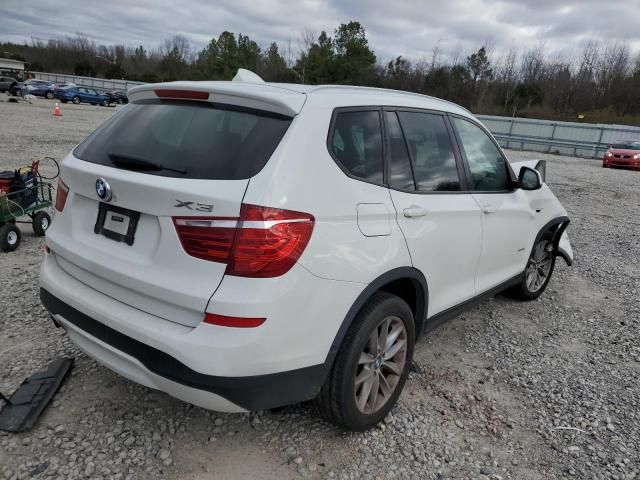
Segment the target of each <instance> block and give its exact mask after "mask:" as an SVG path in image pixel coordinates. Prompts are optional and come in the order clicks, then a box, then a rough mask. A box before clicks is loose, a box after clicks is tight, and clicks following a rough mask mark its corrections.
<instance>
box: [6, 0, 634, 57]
mask: <svg viewBox="0 0 640 480" xmlns="http://www.w3.org/2000/svg"><path fill="white" fill-rule="evenodd" d="M132 5H134V6H132ZM0 18H1V19H2V20H1V21H0V41H12V42H18V43H23V42H25V41H27V42H28V41H30V39H31V38H33V37H35V38H39V39H45V40H46V39H49V38H56V37H64V36H65V35H73V34H75V33H77V32H83V33H85V34H87V35H88V36H89V37H90V38H91V39H93V40H95V41H96V42H97V43H104V44H108V45H111V44H114V43H118V44H122V43H124V44H125V45H128V46H136V45H140V44H142V45H144V46H145V47H151V48H154V47H156V46H158V45H159V44H160V42H161V41H162V40H163V39H165V38H167V37H170V36H172V35H175V34H182V35H184V36H186V37H187V38H188V39H189V41H190V42H191V46H192V47H194V48H197V49H200V48H202V47H203V46H204V45H205V44H206V43H208V41H209V39H210V38H211V37H214V36H215V37H217V36H218V34H219V33H220V32H222V31H224V30H229V31H231V32H234V33H236V34H237V33H243V34H246V35H249V36H250V37H251V38H252V39H254V40H256V41H257V42H258V43H259V44H261V45H262V46H267V45H268V44H269V43H270V42H272V41H276V42H278V44H279V45H280V47H281V48H282V47H286V45H287V44H288V42H289V41H291V45H292V49H293V50H294V54H295V55H297V53H298V39H299V38H300V36H301V33H302V31H303V30H305V29H307V30H310V31H313V32H315V33H316V34H319V33H320V31H321V30H326V31H327V33H329V34H332V33H333V30H334V29H335V27H336V26H337V25H338V24H340V23H343V22H348V21H349V20H358V21H360V22H361V23H362V24H363V25H364V27H365V29H366V31H367V36H368V38H369V43H370V44H371V46H372V47H373V49H374V50H375V52H376V54H377V56H378V58H379V60H382V61H388V60H390V59H391V58H393V57H395V56H397V55H403V56H406V57H409V58H411V59H412V60H418V59H421V58H423V57H430V56H431V52H432V50H433V48H434V46H435V45H439V46H440V51H441V52H442V53H443V54H444V55H447V54H451V53H452V52H455V51H460V52H461V53H462V54H467V53H468V52H469V51H471V50H472V49H477V48H478V47H480V46H481V45H482V44H483V43H486V42H488V43H489V44H490V45H492V46H493V47H494V50H495V51H496V52H498V53H500V52H504V51H506V50H508V49H509V48H511V47H512V46H515V47H517V48H518V49H523V48H528V47H533V46H536V45H538V44H540V42H544V43H545V49H546V51H547V53H548V54H563V55H571V54H572V53H575V52H577V50H578V49H579V47H580V46H581V45H582V44H584V43H585V42H586V41H587V40H589V39H592V38H599V39H603V40H610V41H616V40H618V41H625V42H627V43H628V44H629V46H630V47H631V49H632V50H633V51H634V52H637V51H639V50H640V28H637V26H638V25H640V0H403V1H399V0H395V1H394V0H297V1H296V0H293V1H284V0H281V1H278V0H215V1H207V0H180V1H175V0H137V1H134V2H131V3H130V2H127V1H122V0H111V1H109V0H107V1H102V2H99V1H94V0H28V1H24V0H1V1H0ZM0 54H1V53H0Z"/></svg>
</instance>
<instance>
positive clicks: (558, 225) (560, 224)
mask: <svg viewBox="0 0 640 480" xmlns="http://www.w3.org/2000/svg"><path fill="white" fill-rule="evenodd" d="M570 222H571V220H570V219H569V217H567V216H566V215H562V216H559V217H556V218H554V219H552V220H549V221H548V222H547V223H545V224H544V225H543V226H542V228H541V229H540V230H539V231H538V234H537V235H536V239H535V241H534V242H533V245H534V246H535V245H536V244H537V243H538V241H539V240H540V239H541V238H542V236H543V235H544V234H545V233H547V232H551V233H552V234H553V248H554V251H555V255H556V257H562V258H563V259H564V260H565V261H566V262H567V264H568V265H569V266H570V265H571V263H572V262H571V259H570V258H569V255H568V254H567V252H565V251H564V250H562V249H561V248H560V238H561V237H562V234H563V233H564V231H565V230H566V229H567V227H568V226H569V223H570Z"/></svg>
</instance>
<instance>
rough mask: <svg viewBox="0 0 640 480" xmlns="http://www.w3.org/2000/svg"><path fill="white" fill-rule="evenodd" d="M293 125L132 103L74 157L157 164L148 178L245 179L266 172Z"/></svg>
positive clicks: (215, 109)
mask: <svg viewBox="0 0 640 480" xmlns="http://www.w3.org/2000/svg"><path fill="white" fill-rule="evenodd" d="M291 120H292V119H291V118H289V117H285V116H279V115H272V114H269V113H265V112H259V111H253V110H252V111H245V110H236V109H231V108H227V107H226V106H224V107H223V106H220V105H214V104H211V103H198V102H185V101H177V102H172V101H158V102H152V103H145V104H132V105H129V106H127V107H125V108H124V109H123V110H122V111H121V112H119V113H118V114H117V115H114V116H113V117H112V119H111V120H110V121H108V122H107V123H105V124H104V125H103V126H102V127H100V128H99V129H98V130H96V131H95V132H94V133H93V134H91V135H90V136H89V137H88V138H87V139H86V140H85V141H84V142H82V143H81V144H80V145H79V146H78V147H77V148H76V149H75V151H74V155H75V156H76V157H78V158H80V159H82V160H85V161H87V162H92V163H97V164H100V165H106V166H109V167H114V166H115V165H114V163H113V162H114V159H115V160H116V161H118V160H119V159H120V160H122V159H126V160H128V161H129V162H131V161H136V162H138V163H144V164H145V165H146V167H148V166H149V164H152V165H153V166H154V168H144V173H149V174H153V175H162V176H166V177H178V178H195V179H209V180H240V179H246V178H250V177H252V176H254V175H256V174H257V173H258V172H259V171H260V170H262V168H263V167H264V166H265V164H266V163H267V161H268V160H269V158H270V157H271V155H272V154H273V152H274V150H275V149H276V147H277V146H278V144H279V143H280V141H281V140H282V137H283V136H284V134H285V132H286V131H287V128H288V127H289V125H290V124H291ZM120 165H122V164H121V163H120ZM123 168H125V167H123ZM135 169H136V170H140V171H142V169H139V168H135Z"/></svg>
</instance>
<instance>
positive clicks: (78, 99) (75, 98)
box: [71, 97, 80, 105]
mask: <svg viewBox="0 0 640 480" xmlns="http://www.w3.org/2000/svg"><path fill="white" fill-rule="evenodd" d="M71 101H72V102H73V103H75V104H76V105H78V104H79V103H80V97H73V98H72V99H71Z"/></svg>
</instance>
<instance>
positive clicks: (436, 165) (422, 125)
mask: <svg viewBox="0 0 640 480" xmlns="http://www.w3.org/2000/svg"><path fill="white" fill-rule="evenodd" d="M398 117H399V118H400V123H401V125H402V130H403V131H404V136H405V139H406V142H407V146H408V147H409V152H410V155H411V159H412V162H413V174H414V176H415V181H416V188H417V189H418V190H419V191H424V192H443V191H445V192H446V191H456V190H460V177H459V175H458V168H457V166H456V157H455V154H454V153H453V145H452V143H451V137H450V136H449V132H448V130H447V126H446V124H445V121H444V118H443V117H442V116H441V115H435V114H431V113H418V112H398Z"/></svg>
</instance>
